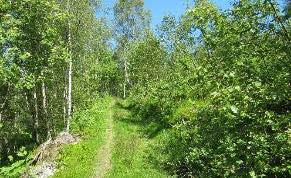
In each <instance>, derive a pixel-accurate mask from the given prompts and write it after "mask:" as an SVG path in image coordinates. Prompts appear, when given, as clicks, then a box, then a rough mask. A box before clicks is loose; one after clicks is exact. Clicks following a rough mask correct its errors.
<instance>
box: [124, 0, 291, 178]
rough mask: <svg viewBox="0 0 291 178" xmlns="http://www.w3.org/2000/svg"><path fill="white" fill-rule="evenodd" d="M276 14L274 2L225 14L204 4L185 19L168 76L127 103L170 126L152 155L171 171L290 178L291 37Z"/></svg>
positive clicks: (236, 6)
mask: <svg viewBox="0 0 291 178" xmlns="http://www.w3.org/2000/svg"><path fill="white" fill-rule="evenodd" d="M278 14H280V13H279V10H278V7H277V6H276V4H275V3H273V2H271V1H265V2H263V1H239V2H237V3H235V4H234V5H233V7H232V9H231V10H230V11H228V12H224V13H221V12H220V11H218V10H217V9H216V7H214V6H213V5H212V4H211V3H209V2H208V1H205V0H201V1H197V2H196V4H195V6H194V8H192V9H189V10H188V11H187V12H186V14H185V15H184V16H183V18H182V21H181V22H180V24H179V26H178V28H177V29H176V33H177V34H176V36H177V39H176V41H175V42H174V43H175V49H173V50H172V51H170V52H169V57H167V58H169V59H168V61H170V62H169V63H168V64H167V65H168V66H169V67H167V68H164V70H166V72H165V71H162V72H161V73H166V74H164V75H161V81H159V82H156V81H153V80H151V81H148V82H147V85H142V86H139V87H138V88H139V89H135V90H134V91H133V92H132V95H131V97H130V99H129V100H130V101H131V102H132V105H133V106H134V107H133V109H134V111H138V112H137V114H138V115H139V116H140V117H141V118H142V119H145V120H148V119H150V120H151V121H152V120H153V118H155V119H156V121H154V122H159V121H161V120H162V121H163V124H164V123H166V124H164V125H166V126H169V127H170V129H166V131H165V132H162V134H160V135H159V137H158V138H159V140H160V141H159V142H158V143H157V145H156V149H155V150H157V152H156V153H154V154H155V156H156V157H157V159H158V161H159V162H162V163H164V165H165V168H167V169H169V170H171V171H172V172H173V173H175V174H178V175H180V176H185V177H188V176H190V177H191V176H194V177H220V176H223V177H289V176H290V167H288V165H290V156H289V155H290V151H291V149H290V118H291V113H290V110H291V92H290V85H291V80H290V79H291V76H290V74H291V73H290V72H291V65H290V64H291V60H290V43H289V34H290V33H289V21H288V20H286V21H283V18H281V17H280V16H279V15H278ZM182 32H183V33H182ZM178 33H179V34H187V35H183V36H182V37H181V36H179V34H178ZM189 44H192V45H189ZM135 52H138V51H135ZM151 60H152V59H151ZM141 88H142V89H141ZM157 120H158V121H157Z"/></svg>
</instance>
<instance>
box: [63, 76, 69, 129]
mask: <svg viewBox="0 0 291 178" xmlns="http://www.w3.org/2000/svg"><path fill="white" fill-rule="evenodd" d="M67 90H68V89H67V82H66V81H65V85H64V95H63V97H64V98H63V99H64V106H63V119H64V125H66V120H67V92H68V91H67Z"/></svg>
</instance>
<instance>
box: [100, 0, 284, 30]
mask: <svg viewBox="0 0 291 178" xmlns="http://www.w3.org/2000/svg"><path fill="white" fill-rule="evenodd" d="M115 1H116V0H103V3H104V4H105V6H106V7H109V8H112V7H113V5H114V3H115ZM187 1H189V2H193V0H144V2H145V8H146V9H148V10H150V11H151V14H152V24H151V25H152V27H153V28H155V27H156V25H157V24H159V23H160V22H161V20H162V18H163V16H164V15H167V14H172V15H175V16H176V17H179V16H180V15H182V14H183V12H184V11H185V9H186V4H187ZM212 1H213V2H214V3H215V4H216V5H217V6H218V7H219V8H220V9H222V10H225V9H228V8H229V7H230V6H231V2H233V1H234V0H212ZM279 1H281V3H282V0H279Z"/></svg>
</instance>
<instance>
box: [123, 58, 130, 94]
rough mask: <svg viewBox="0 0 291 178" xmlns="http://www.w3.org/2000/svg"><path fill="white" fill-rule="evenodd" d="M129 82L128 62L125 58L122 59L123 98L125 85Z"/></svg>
mask: <svg viewBox="0 0 291 178" xmlns="http://www.w3.org/2000/svg"><path fill="white" fill-rule="evenodd" d="M129 83H130V81H129V74H128V64H127V60H126V59H124V84H123V98H126V90H127V86H128V84H129Z"/></svg>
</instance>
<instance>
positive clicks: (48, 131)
mask: <svg viewBox="0 0 291 178" xmlns="http://www.w3.org/2000/svg"><path fill="white" fill-rule="evenodd" d="M41 91H42V108H43V114H44V115H43V116H44V120H45V121H46V129H47V139H48V140H50V139H51V138H52V135H51V126H50V120H49V118H48V112H47V99H46V87H45V83H44V81H42V84H41Z"/></svg>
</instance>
